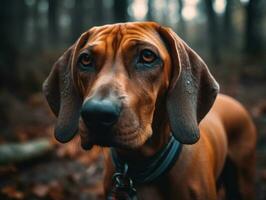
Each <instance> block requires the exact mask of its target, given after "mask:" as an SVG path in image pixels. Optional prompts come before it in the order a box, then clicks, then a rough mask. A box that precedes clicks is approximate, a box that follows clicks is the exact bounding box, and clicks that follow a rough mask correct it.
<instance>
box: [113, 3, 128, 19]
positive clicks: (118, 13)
mask: <svg viewBox="0 0 266 200" xmlns="http://www.w3.org/2000/svg"><path fill="white" fill-rule="evenodd" d="M127 8H128V2H127V0H114V7H113V9H114V10H113V12H114V22H126V21H127V20H128V13H127Z"/></svg>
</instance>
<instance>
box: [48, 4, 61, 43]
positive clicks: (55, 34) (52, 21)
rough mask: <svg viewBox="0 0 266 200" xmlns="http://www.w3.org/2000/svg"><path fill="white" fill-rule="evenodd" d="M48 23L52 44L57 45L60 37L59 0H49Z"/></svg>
mask: <svg viewBox="0 0 266 200" xmlns="http://www.w3.org/2000/svg"><path fill="white" fill-rule="evenodd" d="M48 3H49V10H48V25H49V39H50V44H51V45H55V44H56V43H57V41H58V38H59V23H58V21H59V17H58V11H59V10H58V8H59V7H58V4H59V1H58V0H48Z"/></svg>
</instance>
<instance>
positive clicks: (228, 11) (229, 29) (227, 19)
mask: <svg viewBox="0 0 266 200" xmlns="http://www.w3.org/2000/svg"><path fill="white" fill-rule="evenodd" d="M234 3H235V2H234V0H227V1H226V7H225V13H224V21H223V25H224V34H223V36H224V38H223V40H224V44H225V46H227V47H232V42H233V38H234V27H233V23H232V22H233V18H232V14H233V8H234Z"/></svg>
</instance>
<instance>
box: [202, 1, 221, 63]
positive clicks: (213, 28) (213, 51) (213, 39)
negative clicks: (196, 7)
mask: <svg viewBox="0 0 266 200" xmlns="http://www.w3.org/2000/svg"><path fill="white" fill-rule="evenodd" d="M205 6H206V12H207V22H208V31H209V36H210V39H209V41H210V55H211V58H212V61H213V62H214V64H218V63H219V60H220V55H219V53H220V52H219V34H218V31H217V19H216V14H215V12H214V9H213V0H205Z"/></svg>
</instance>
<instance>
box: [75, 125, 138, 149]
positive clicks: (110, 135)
mask: <svg viewBox="0 0 266 200" xmlns="http://www.w3.org/2000/svg"><path fill="white" fill-rule="evenodd" d="M141 132H142V131H141V128H140V127H134V128H131V129H130V130H129V129H127V131H126V132H125V131H123V132H122V131H119V130H116V129H105V128H103V127H101V128H100V127H98V129H89V128H87V127H86V129H85V130H84V128H83V130H82V131H80V136H81V145H82V148H83V149H86V150H87V149H90V148H92V146H93V145H98V146H101V147H115V148H123V149H134V148H137V147H139V146H141V145H142V143H143V142H142V140H143V137H142V134H141Z"/></svg>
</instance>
